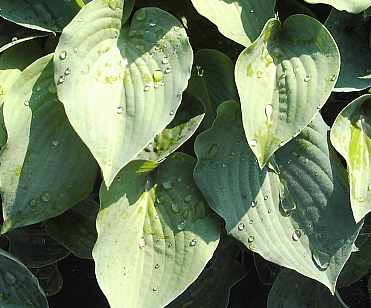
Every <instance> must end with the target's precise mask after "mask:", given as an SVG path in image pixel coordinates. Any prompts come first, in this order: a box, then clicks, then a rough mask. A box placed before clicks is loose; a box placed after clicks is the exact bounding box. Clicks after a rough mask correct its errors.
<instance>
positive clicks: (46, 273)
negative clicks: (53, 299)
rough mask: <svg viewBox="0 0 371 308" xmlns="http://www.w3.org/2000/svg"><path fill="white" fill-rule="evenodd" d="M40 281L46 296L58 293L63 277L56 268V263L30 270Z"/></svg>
mask: <svg viewBox="0 0 371 308" xmlns="http://www.w3.org/2000/svg"><path fill="white" fill-rule="evenodd" d="M32 271H33V273H34V275H35V276H36V277H37V279H38V280H39V282H40V285H41V287H42V289H43V290H44V292H45V294H46V296H53V295H56V294H58V293H59V292H60V291H61V290H62V287H63V277H62V275H61V272H60V271H59V268H58V263H54V264H51V265H47V266H44V267H41V268H35V269H33V270H32Z"/></svg>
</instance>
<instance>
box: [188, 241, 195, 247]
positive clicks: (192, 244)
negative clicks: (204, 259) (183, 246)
mask: <svg viewBox="0 0 371 308" xmlns="http://www.w3.org/2000/svg"><path fill="white" fill-rule="evenodd" d="M196 244H197V241H196V240H195V239H193V240H191V241H190V242H189V246H191V247H194V246H196Z"/></svg>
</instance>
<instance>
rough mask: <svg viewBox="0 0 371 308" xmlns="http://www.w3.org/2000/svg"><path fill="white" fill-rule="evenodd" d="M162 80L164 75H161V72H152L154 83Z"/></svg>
mask: <svg viewBox="0 0 371 308" xmlns="http://www.w3.org/2000/svg"><path fill="white" fill-rule="evenodd" d="M163 78H164V74H163V73H162V71H160V70H157V71H154V72H153V80H154V81H155V82H161V81H162V79H163Z"/></svg>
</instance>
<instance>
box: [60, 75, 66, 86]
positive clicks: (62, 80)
mask: <svg viewBox="0 0 371 308" xmlns="http://www.w3.org/2000/svg"><path fill="white" fill-rule="evenodd" d="M65 79H66V78H65V77H64V75H63V76H60V77H59V79H58V84H62V83H63V82H64V80H65Z"/></svg>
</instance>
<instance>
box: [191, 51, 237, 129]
mask: <svg viewBox="0 0 371 308" xmlns="http://www.w3.org/2000/svg"><path fill="white" fill-rule="evenodd" d="M194 62H195V64H194V66H193V70H192V76H191V79H190V80H189V85H188V88H187V92H189V93H191V94H192V95H193V96H195V97H197V98H198V99H200V100H201V101H202V103H203V105H204V109H205V112H206V116H205V120H204V125H203V127H205V128H209V127H210V126H211V125H212V123H213V121H214V119H215V117H216V110H217V108H218V106H219V105H220V104H221V103H223V102H225V101H227V100H232V99H233V100H238V92H237V88H236V84H235V82H234V64H233V62H232V60H231V59H230V58H229V57H228V56H227V55H225V54H224V53H222V52H220V51H218V50H214V49H201V50H199V51H197V53H196V55H195V61H194Z"/></svg>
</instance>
